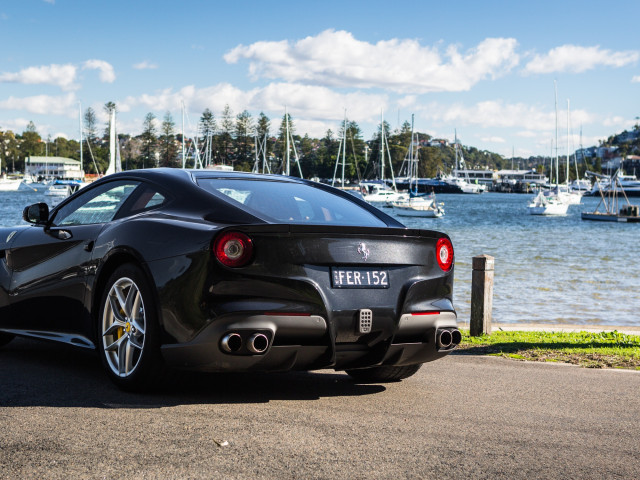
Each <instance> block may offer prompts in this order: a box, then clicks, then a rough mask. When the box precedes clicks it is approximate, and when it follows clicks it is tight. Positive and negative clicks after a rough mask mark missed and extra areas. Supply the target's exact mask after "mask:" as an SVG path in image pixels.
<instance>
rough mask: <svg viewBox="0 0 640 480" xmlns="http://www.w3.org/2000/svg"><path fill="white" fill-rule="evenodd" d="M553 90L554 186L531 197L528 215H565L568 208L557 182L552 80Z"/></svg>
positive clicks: (556, 104)
mask: <svg viewBox="0 0 640 480" xmlns="http://www.w3.org/2000/svg"><path fill="white" fill-rule="evenodd" d="M553 85H554V90H555V110H556V141H555V146H556V155H555V169H556V176H555V179H556V186H555V188H554V189H553V190H551V191H549V192H543V191H540V192H538V194H537V195H536V196H535V197H534V198H533V201H531V202H530V203H529V205H528V210H529V214H530V215H566V214H567V210H568V209H569V203H568V201H567V200H566V197H563V196H562V195H560V186H559V182H558V177H559V168H558V89H557V87H556V82H555V81H554V82H553ZM551 172H553V160H552V163H551Z"/></svg>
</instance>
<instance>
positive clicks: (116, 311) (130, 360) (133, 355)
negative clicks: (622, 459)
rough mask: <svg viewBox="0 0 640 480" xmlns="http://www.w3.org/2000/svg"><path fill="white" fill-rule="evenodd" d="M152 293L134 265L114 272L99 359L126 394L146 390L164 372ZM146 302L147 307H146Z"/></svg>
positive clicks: (104, 312)
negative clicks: (129, 391) (125, 390)
mask: <svg viewBox="0 0 640 480" xmlns="http://www.w3.org/2000/svg"><path fill="white" fill-rule="evenodd" d="M152 301H153V299H152V295H151V289H150V288H149V286H148V282H147V280H146V278H145V276H144V274H143V273H142V271H141V270H140V269H139V268H138V267H136V266H135V265H131V264H127V265H123V266H121V267H119V268H117V269H116V270H115V272H113V274H112V275H111V277H110V278H109V281H108V282H107V285H106V288H105V290H104V294H103V298H102V304H101V309H100V314H99V318H98V322H99V323H98V324H99V339H98V345H99V350H100V356H101V358H102V361H103V364H104V365H105V367H106V370H107V373H108V374H109V376H110V377H111V379H112V380H113V381H114V382H115V383H116V384H117V385H118V386H119V387H120V388H123V389H127V390H142V389H146V388H148V387H149V386H151V384H152V383H153V382H155V381H156V380H157V379H158V378H159V376H160V373H161V370H162V358H161V356H160V349H159V341H158V335H157V328H158V327H157V320H156V314H155V310H154V308H153V305H152V303H151V302H152ZM145 302H146V303H145Z"/></svg>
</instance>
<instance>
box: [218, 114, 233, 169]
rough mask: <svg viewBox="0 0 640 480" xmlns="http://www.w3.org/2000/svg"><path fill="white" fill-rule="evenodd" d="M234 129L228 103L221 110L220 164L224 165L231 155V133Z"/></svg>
mask: <svg viewBox="0 0 640 480" xmlns="http://www.w3.org/2000/svg"><path fill="white" fill-rule="evenodd" d="M233 130H234V123H233V111H232V110H231V107H230V106H229V104H226V105H225V106H224V110H223V111H222V124H221V129H220V147H221V150H222V151H221V152H220V156H221V158H222V164H223V165H226V164H227V163H228V162H229V161H230V160H231V157H232V151H231V149H232V147H233V145H232V141H233V137H232V133H233Z"/></svg>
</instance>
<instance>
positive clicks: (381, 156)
mask: <svg viewBox="0 0 640 480" xmlns="http://www.w3.org/2000/svg"><path fill="white" fill-rule="evenodd" d="M380 180H382V181H384V116H383V113H382V110H380Z"/></svg>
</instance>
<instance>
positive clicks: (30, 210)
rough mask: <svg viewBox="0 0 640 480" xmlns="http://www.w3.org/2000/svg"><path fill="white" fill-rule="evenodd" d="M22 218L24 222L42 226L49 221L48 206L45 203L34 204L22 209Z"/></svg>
mask: <svg viewBox="0 0 640 480" xmlns="http://www.w3.org/2000/svg"><path fill="white" fill-rule="evenodd" d="M22 218H23V219H24V221H25V222H29V223H34V224H36V225H44V224H46V223H47V221H48V220H49V205H47V204H46V203H34V204H33V205H29V206H28V207H25V208H24V210H23V212H22Z"/></svg>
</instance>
